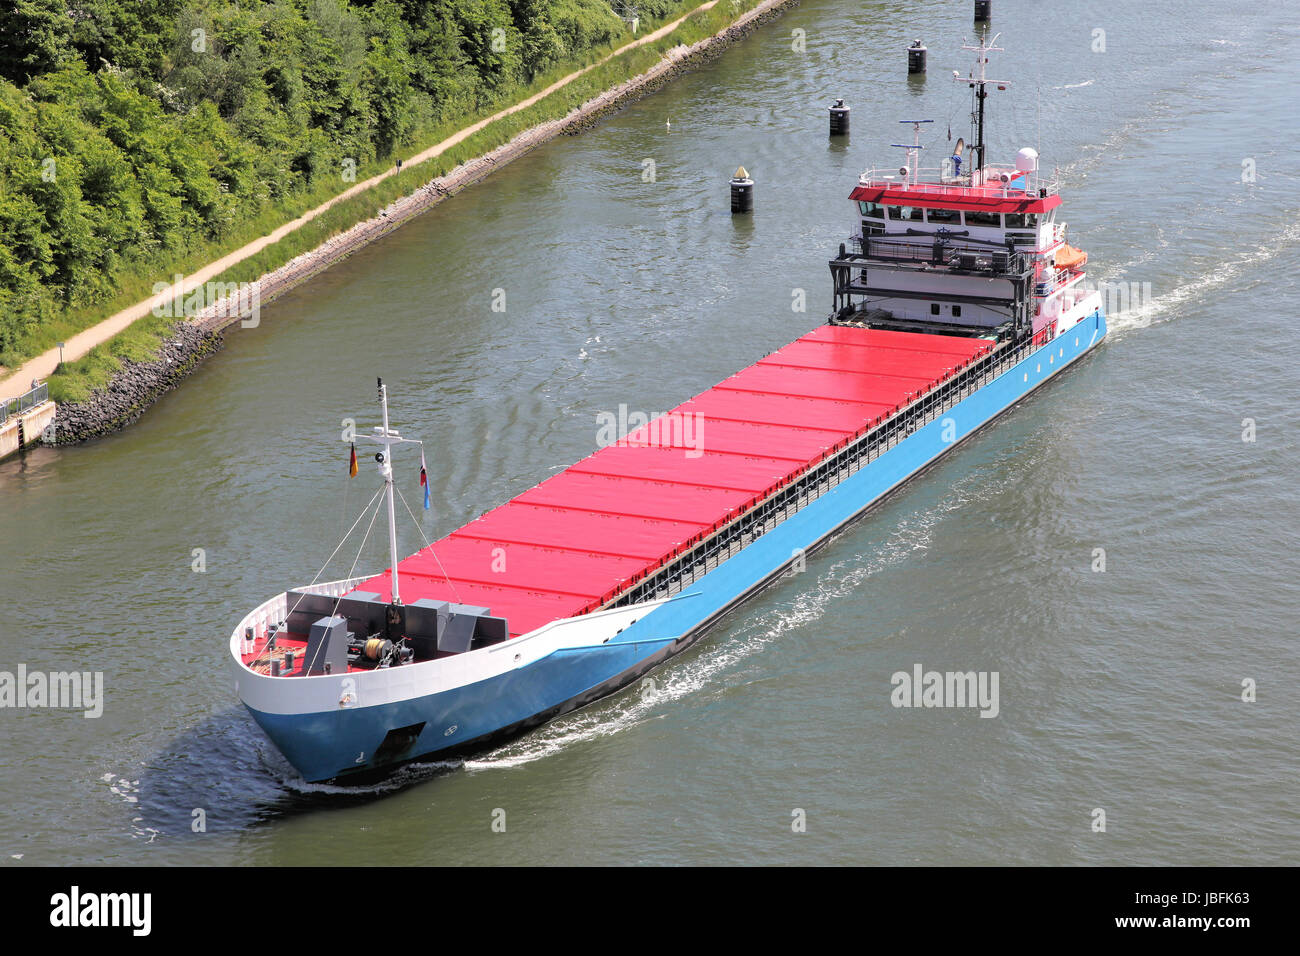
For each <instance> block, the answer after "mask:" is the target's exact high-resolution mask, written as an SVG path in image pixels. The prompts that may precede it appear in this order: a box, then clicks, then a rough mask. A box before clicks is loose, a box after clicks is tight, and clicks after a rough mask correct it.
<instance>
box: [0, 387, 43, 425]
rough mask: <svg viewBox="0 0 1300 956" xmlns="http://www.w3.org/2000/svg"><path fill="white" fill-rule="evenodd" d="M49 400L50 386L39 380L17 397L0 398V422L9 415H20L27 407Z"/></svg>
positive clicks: (3, 421) (7, 418)
mask: <svg viewBox="0 0 1300 956" xmlns="http://www.w3.org/2000/svg"><path fill="white" fill-rule="evenodd" d="M49 400H50V386H49V385H48V384H47V383H46V382H40V383H38V384H37V385H35V386H34V387H32V388H29V389H28V390H27V391H25V392H23V393H22V394H21V395H19V396H18V397H17V398H5V399H0V424H4V423H5V422H7V421H8V420H9V416H10V415H20V414H22V413H23V412H25V411H27V409H29V408H35V407H36V406H37V405H39V404H41V403H42V402H48V401H49Z"/></svg>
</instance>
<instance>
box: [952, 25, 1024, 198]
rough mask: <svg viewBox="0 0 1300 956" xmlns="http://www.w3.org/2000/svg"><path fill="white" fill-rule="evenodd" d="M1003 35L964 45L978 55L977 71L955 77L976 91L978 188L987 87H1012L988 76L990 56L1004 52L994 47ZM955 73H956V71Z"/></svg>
mask: <svg viewBox="0 0 1300 956" xmlns="http://www.w3.org/2000/svg"><path fill="white" fill-rule="evenodd" d="M1001 35H1002V34H1000V33H999V34H997V35H996V36H994V37H993V39H992V40H989V41H988V42H987V43H986V42H985V41H984V39H983V38H982V37H981V38H980V42H979V45H978V46H971V45H970V44H962V49H963V50H971V51H973V52H974V53H975V54H976V61H975V69H974V70H972V71H971V73H970V75H968V76H966V77H962V76H961V75H960V74H957V75H956V76H955V79H956V80H957V82H959V83H967V84H969V85H970V86H971V88H972V89H974V90H975V109H974V110H972V115H971V119H972V120H973V121H974V124H975V145H974V146H973V147H972V148H971V152H972V153H973V154H974V157H975V162H974V163H973V164H972V168H971V185H972V186H978V185H980V184H981V183H982V182H983V176H982V171H983V169H984V150H985V143H984V100H985V99H986V98H987V97H988V95H989V94H988V90H987V89H986V86H987V85H988V84H989V83H994V84H996V85H997V88H998V89H1000V90H1005V89H1006V88H1007V87H1008V86H1009V85H1010V84H1009V83H1007V81H1006V80H990V79H989V78H988V76H987V75H986V69H985V68H986V67H987V66H988V62H989V57H988V55H989V54H990V53H994V52H997V53H1001V52H1002V47H1000V46H994V45H993V44H995V43H997V40H998V37H1000V36H1001ZM953 72H954V73H956V71H953Z"/></svg>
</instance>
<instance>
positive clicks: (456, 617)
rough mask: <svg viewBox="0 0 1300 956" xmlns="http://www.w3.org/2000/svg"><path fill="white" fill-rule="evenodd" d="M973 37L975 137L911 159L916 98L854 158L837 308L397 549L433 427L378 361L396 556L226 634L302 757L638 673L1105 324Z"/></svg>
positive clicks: (530, 720)
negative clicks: (998, 117) (406, 428)
mask: <svg viewBox="0 0 1300 956" xmlns="http://www.w3.org/2000/svg"><path fill="white" fill-rule="evenodd" d="M993 42H996V38H994V41H993ZM965 49H968V50H972V51H974V52H975V54H976V65H975V67H974V69H973V70H972V71H971V72H970V73H969V74H968V75H966V76H964V77H963V76H960V75H959V74H957V75H956V79H957V80H958V81H959V82H962V83H966V84H968V85H969V87H970V90H971V95H972V106H973V109H972V126H973V130H972V145H971V148H970V150H969V152H967V150H966V149H965V142H964V140H958V142H957V145H956V146H955V147H954V148H953V149H952V150H951V151H950V152H951V154H950V155H949V156H947V157H946V158H945V159H944V161H943V163H941V164H940V166H938V167H936V168H923V167H922V166H921V164H920V155H921V151H922V149H923V146H922V144H921V131H922V128H923V125H924V121H916V122H911V121H908V122H911V125H912V127H913V132H914V136H913V142H912V143H911V144H910V145H909V144H904V145H903V146H902V148H904V149H905V150H906V151H907V152H906V156H907V159H906V164H905V165H900V166H895V167H891V168H889V169H883V170H880V169H871V170H868V171H866V172H864V173H863V174H862V175H861V176H860V177H859V179H858V182H857V183H856V184H855V185H854V187H853V189H852V191H851V193H850V195H849V197H848V198H849V200H850V201H851V203H852V209H853V217H854V221H855V223H856V224H857V225H856V227H855V229H854V231H853V234H852V235H851V236H849V237H847V239H846V241H845V242H844V243H842V244H841V245H840V247H839V249H838V252H837V254H836V255H835V256H834V258H832V259H831V260H830V272H831V280H832V297H833V309H832V311H831V313H830V314H829V316H828V317H827V319H826V321H825V322H824V323H823V324H821V325H819V326H817V327H816V328H813V329H811V330H810V331H807V332H806V333H805V334H803V335H801V336H800V337H798V338H797V339H795V340H794V341H793V342H791V343H790V344H788V345H786V346H785V347H783V348H780V349H778V350H777V351H775V352H773V353H771V354H770V355H768V356H766V357H765V358H762V359H760V360H759V361H757V362H755V363H754V364H753V365H750V366H749V367H748V368H745V369H742V370H741V371H739V372H737V373H736V374H734V375H732V376H731V377H730V378H728V379H726V380H725V381H723V382H721V383H720V384H718V385H716V386H714V387H713V388H710V389H709V390H707V391H705V392H703V393H701V394H699V395H697V396H695V397H694V398H692V399H690V400H689V401H687V402H684V403H683V404H682V405H680V406H678V407H677V408H675V409H673V410H672V411H671V412H668V413H667V414H665V415H663V416H661V417H659V418H657V419H655V420H654V421H651V422H649V423H646V424H643V425H642V426H641V427H640V428H637V429H634V430H632V431H631V432H629V433H628V434H626V435H624V436H622V437H620V438H619V439H618V440H617V441H614V442H612V443H610V444H607V445H605V446H604V447H602V448H600V449H599V450H598V451H596V452H595V453H594V454H592V455H591V456H589V457H588V458H585V459H583V460H582V461H580V462H578V463H577V464H575V465H573V466H572V467H570V468H568V469H566V470H564V471H562V472H559V473H558V474H555V475H553V476H552V477H550V478H547V479H546V480H545V481H543V482H541V483H540V484H538V485H536V486H535V487H533V488H531V489H529V490H528V491H526V492H524V493H523V494H521V495H519V496H518V497H516V498H514V499H513V500H511V501H509V502H507V503H505V504H503V505H501V506H499V507H496V508H494V509H492V510H490V511H487V512H486V513H485V514H483V515H481V516H480V517H478V518H476V519H475V520H473V521H470V522H469V523H468V524H466V525H465V526H464V527H462V528H460V529H458V530H456V531H453V532H451V533H450V534H448V535H447V536H445V537H443V538H441V539H440V540H437V541H434V542H432V543H430V544H427V545H426V546H425V547H424V548H421V549H420V550H419V551H417V552H416V553H415V554H413V555H411V556H410V557H407V558H405V559H403V560H398V557H397V545H396V541H397V537H396V525H395V512H396V508H395V503H394V501H395V499H394V470H393V460H394V458H395V456H398V455H400V454H403V453H404V451H405V448H404V446H410V450H411V452H412V454H411V456H410V457H411V458H412V460H413V457H414V456H413V452H414V449H415V448H416V447H419V448H420V449H421V453H420V475H421V481H422V482H423V481H424V479H425V470H424V455H423V450H422V449H423V446H422V445H419V444H418V442H416V441H415V440H413V439H411V438H408V437H404V436H402V435H401V434H400V433H399V432H398V430H397V429H394V428H391V427H390V425H389V419H388V400H387V392H386V389H385V387H384V385H383V383H382V382H381V383H380V385H379V401H380V405H381V409H382V422H383V424H382V425H381V426H378V427H376V428H375V429H374V431H373V433H372V434H370V435H359V436H358V440H361V441H369V442H371V443H373V444H375V445H377V446H378V448H379V451H378V452H377V453H376V454H375V460H376V462H377V464H378V468H379V472H380V478H381V479H382V480H381V482H380V486H379V488H378V490H377V491H376V492H375V495H376V497H375V498H374V499H372V500H371V505H372V506H373V508H374V511H373V515H372V517H371V522H372V524H373V523H374V521H375V518H376V517H377V516H378V515H379V513H380V512H381V511H383V510H385V509H386V511H387V517H388V526H389V550H390V558H391V562H390V567H389V568H387V569H385V570H384V571H383V572H382V573H380V574H373V575H365V576H360V577H351V578H348V579H345V580H338V581H332V582H326V583H316V584H311V585H306V586H302V587H298V588H295V589H292V590H288V591H284V592H282V593H280V594H277V595H276V596H275V597H273V598H271V599H270V600H268V601H266V602H265V603H263V604H262V605H260V606H259V607H256V608H254V609H253V610H252V611H250V612H249V613H248V614H247V615H246V616H245V617H244V618H243V620H241V621H240V622H239V624H238V625H237V626H236V627H235V629H234V631H233V632H232V634H231V636H230V643H229V653H230V662H231V665H232V667H233V672H234V679H235V687H236V692H237V694H238V696H239V698H240V700H241V701H242V702H243V703H244V705H245V706H246V707H247V708H248V710H249V712H250V713H251V714H252V716H253V718H254V719H255V720H256V722H257V723H258V724H259V725H260V726H261V728H262V729H263V730H264V731H265V733H266V734H267V736H268V737H269V738H270V739H271V740H272V741H273V742H274V744H275V746H276V747H277V748H278V749H279V750H280V751H281V752H282V753H283V754H284V756H285V757H286V758H287V759H288V760H289V762H290V763H291V764H292V765H293V767H294V768H296V770H297V771H298V772H299V773H300V774H301V775H302V776H303V778H305V779H306V780H308V781H313V782H314V781H327V780H335V781H339V782H345V781H347V780H349V779H356V778H357V777H358V776H373V775H375V774H376V773H380V774H382V773H384V772H387V770H388V769H390V768H392V767H393V766H395V765H398V764H402V763H405V762H407V761H412V760H418V759H426V758H430V757H438V756H443V755H449V754H452V753H465V752H472V751H476V750H482V749H486V748H488V747H490V746H492V745H494V744H496V743H497V742H500V741H502V740H505V739H507V738H509V737H512V736H514V735H517V734H519V733H522V732H524V731H527V730H528V729H530V728H533V727H536V726H537V725H539V724H541V723H543V722H545V721H548V720H550V719H553V718H555V717H556V716H558V715H561V714H564V713H567V712H569V711H572V710H574V709H576V708H578V707H581V706H583V705H585V704H588V703H590V702H592V701H595V700H598V699H600V698H602V697H604V696H606V695H608V694H612V693H614V692H615V691H618V690H619V689H620V688H623V687H626V686H627V685H629V684H631V683H632V682H634V681H636V680H638V679H639V678H640V677H642V676H643V675H645V674H646V673H647V672H649V671H650V670H652V669H653V668H655V667H657V666H659V665H660V664H662V663H663V662H664V661H666V660H668V659H669V658H671V657H673V656H674V655H676V654H679V653H681V652H682V651H684V650H685V649H686V648H688V647H690V646H691V645H692V644H693V643H695V642H696V641H697V640H699V639H700V638H701V636H702V635H703V634H704V632H705V631H706V629H707V628H708V627H709V626H710V625H712V624H713V623H715V622H717V621H718V620H719V619H720V618H721V617H722V616H723V615H725V614H727V613H728V612H729V611H731V610H732V609H733V608H735V607H736V606H737V605H739V604H740V603H741V602H743V601H744V600H745V599H746V598H747V597H749V596H750V595H752V594H754V593H755V592H756V591H758V590H759V589H760V588H762V587H763V586H764V585H765V584H767V583H770V582H771V581H772V580H773V579H774V578H776V577H777V576H778V575H780V574H781V573H782V572H783V571H785V570H786V569H787V568H789V567H790V566H791V565H792V564H795V563H797V562H800V561H802V560H804V559H805V556H806V555H807V554H809V553H810V552H811V551H812V550H814V549H815V548H817V547H818V546H819V545H821V544H823V543H824V542H826V541H827V540H828V539H829V537H830V536H831V535H832V534H833V533H834V532H835V531H836V530H837V529H839V528H841V527H843V526H844V525H845V524H846V523H848V522H850V521H852V520H853V519H854V518H856V517H858V516H859V515H861V514H862V513H863V512H864V511H866V510H867V509H868V508H870V507H871V506H872V505H873V504H874V503H876V502H878V501H879V500H880V499H881V498H882V497H883V496H884V495H886V494H887V493H889V492H890V491H891V490H893V489H895V488H897V487H898V486H899V485H900V484H902V483H903V482H904V481H906V480H907V479H908V478H909V477H911V476H913V475H915V474H917V473H918V472H919V471H921V470H922V469H924V468H926V467H927V466H928V465H930V464H932V463H933V462H934V461H936V460H937V459H938V458H940V457H941V456H942V455H944V454H946V453H948V452H950V451H951V450H952V449H953V448H954V447H956V446H957V445H959V444H960V443H961V442H962V441H964V440H965V439H967V438H969V437H970V436H971V435H972V434H974V433H975V432H976V431H977V430H978V429H980V428H981V427H983V426H984V425H987V424H988V423H989V422H991V421H992V420H993V419H995V418H996V417H997V416H998V415H999V414H1000V413H1002V412H1004V411H1006V410H1007V409H1008V408H1011V407H1012V406H1013V405H1015V404H1016V403H1017V402H1019V401H1021V400H1022V399H1023V398H1024V397H1025V396H1026V395H1028V394H1029V393H1031V392H1032V391H1034V389H1036V388H1039V387H1040V386H1042V385H1043V384H1044V383H1045V382H1047V381H1049V380H1050V379H1052V378H1053V377H1054V376H1056V375H1059V374H1060V373H1061V372H1063V371H1064V370H1065V369H1067V368H1068V367H1070V366H1071V365H1072V364H1073V363H1074V362H1076V361H1078V360H1079V359H1080V358H1081V357H1082V356H1084V355H1086V354H1087V353H1088V352H1089V350H1090V349H1093V348H1095V347H1097V345H1098V344H1099V343H1100V342H1101V341H1102V340H1103V339H1104V338H1105V335H1106V321H1105V317H1104V315H1103V312H1102V306H1101V300H1100V296H1099V295H1098V293H1097V292H1095V291H1088V290H1087V289H1085V287H1084V281H1083V280H1084V275H1085V266H1086V263H1087V256H1086V254H1084V253H1083V252H1081V251H1080V250H1078V249H1076V248H1074V247H1073V246H1071V245H1069V244H1068V242H1067V238H1068V237H1067V234H1066V226H1065V224H1064V223H1063V222H1061V221H1059V218H1058V213H1059V210H1060V206H1061V197H1060V195H1059V190H1058V186H1057V183H1056V182H1054V181H1051V180H1050V179H1047V178H1044V177H1043V176H1042V175H1040V172H1039V168H1038V153H1037V152H1036V151H1035V150H1034V149H1032V148H1024V149H1021V150H1020V151H1019V152H1018V153H1017V154H1016V156H1015V159H1014V162H1013V163H1011V164H1009V165H995V164H991V163H988V162H986V160H985V155H984V152H985V142H984V115H985V99H986V97H987V95H988V92H989V88H990V87H995V88H1005V86H1006V85H1007V84H1005V83H1004V82H1000V81H993V80H989V79H988V78H987V77H986V75H985V66H986V64H987V62H988V54H989V52H991V51H993V50H996V49H997V47H995V46H992V45H991V43H984V42H981V43H980V44H979V45H978V46H967V47H965ZM352 467H353V469H354V470H355V467H356V456H355V450H354V452H353V459H352ZM398 494H399V496H400V494H401V493H400V489H399V491H398ZM402 500H403V502H404V501H405V498H404V496H402ZM426 500H427V499H426ZM408 507H409V506H408ZM368 513H369V510H367V511H363V512H362V515H361V518H358V523H360V522H361V521H362V520H363V519H364V518H365V517H366V515H367V514H368ZM354 527H355V526H354Z"/></svg>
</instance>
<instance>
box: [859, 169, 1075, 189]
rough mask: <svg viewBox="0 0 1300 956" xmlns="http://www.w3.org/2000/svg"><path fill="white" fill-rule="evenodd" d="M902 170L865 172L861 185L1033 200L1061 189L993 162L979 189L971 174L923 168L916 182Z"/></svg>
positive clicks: (1052, 181)
mask: <svg viewBox="0 0 1300 956" xmlns="http://www.w3.org/2000/svg"><path fill="white" fill-rule="evenodd" d="M901 169H902V167H901V166H893V167H885V168H883V169H868V170H865V171H864V172H863V173H862V175H861V176H859V177H858V184H859V185H861V186H870V187H872V188H876V189H888V188H890V187H893V186H897V187H899V188H902V189H906V190H907V191H908V192H914V193H929V192H933V193H946V192H948V191H949V190H951V189H952V187H953V186H964V187H967V188H974V189H981V190H984V191H985V192H986V193H987V194H989V195H993V196H1002V195H1016V194H1021V193H1023V194H1026V195H1028V196H1032V197H1040V196H1054V195H1056V194H1057V193H1058V192H1060V190H1061V184H1060V182H1059V181H1057V180H1054V179H1043V178H1041V177H1039V176H1038V175H1036V174H1033V173H1030V174H1028V181H1027V177H1026V176H1025V175H1022V174H1021V173H1020V170H1018V169H1016V167H1015V166H1012V165H1009V164H1006V163H990V164H988V165H986V166H985V167H984V170H983V182H982V183H981V184H980V185H979V186H973V185H972V181H971V174H970V173H969V172H967V173H962V174H961V175H960V176H954V175H952V170H951V169H950V168H949V167H947V166H922V167H921V168H919V169H918V170H917V171H916V181H915V182H913V181H912V179H911V178H910V174H909V176H904V175H903V174H902V173H901V172H900V170H901ZM1003 175H1005V176H1006V177H1007V179H1008V183H1007V185H1006V186H1004V185H1003V184H1002V182H1001V177H1002V176H1003ZM1016 177H1019V178H1016Z"/></svg>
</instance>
